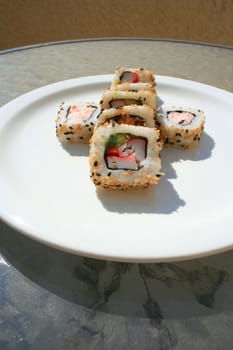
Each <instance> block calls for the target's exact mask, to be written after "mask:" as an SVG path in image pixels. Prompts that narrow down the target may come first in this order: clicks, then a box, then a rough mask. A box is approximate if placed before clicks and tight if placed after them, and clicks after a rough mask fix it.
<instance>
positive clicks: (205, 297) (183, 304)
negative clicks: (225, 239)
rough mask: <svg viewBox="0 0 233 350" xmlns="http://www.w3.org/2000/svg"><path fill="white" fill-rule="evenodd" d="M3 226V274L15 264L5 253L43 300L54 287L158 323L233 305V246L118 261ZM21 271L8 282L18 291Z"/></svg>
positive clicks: (103, 308)
mask: <svg viewBox="0 0 233 350" xmlns="http://www.w3.org/2000/svg"><path fill="white" fill-rule="evenodd" d="M0 232H1V234H0V246H1V254H2V256H3V260H1V258H0V267H2V268H5V269H11V270H9V273H8V274H7V273H6V274H5V275H4V276H5V277H4V278H6V276H7V275H8V278H10V277H9V275H10V271H13V270H12V269H13V268H12V267H11V266H10V267H8V266H7V265H4V266H3V265H2V266H1V263H2V264H3V261H4V259H6V262H9V263H10V264H11V265H13V267H15V268H16V269H17V270H19V271H20V272H21V273H22V274H23V275H24V276H26V277H27V278H28V279H29V280H31V281H33V282H34V283H35V284H37V285H38V286H40V287H42V291H43V293H42V291H41V288H38V287H37V286H35V287H34V289H35V291H34V292H33V293H35V294H36V293H38V294H39V293H40V296H41V293H42V294H43V295H44V297H43V299H44V300H47V298H48V296H49V295H51V293H52V295H57V296H59V297H61V298H63V299H64V300H68V301H71V302H73V303H76V304H77V305H80V306H82V307H86V308H88V309H89V310H90V311H93V312H105V313H109V314H115V315H121V316H128V317H133V318H143V319H148V320H149V321H150V322H152V323H153V324H154V325H155V326H158V327H159V325H160V323H161V322H162V320H163V319H172V318H174V319H178V318H181V319H182V318H190V317H201V316H206V315H207V316H208V315H212V314H215V313H220V312H222V311H229V310H232V309H233V294H232V288H233V263H232V261H233V259H232V258H233V252H227V253H224V254H219V255H216V256H212V257H206V258H202V259H197V260H192V261H186V262H175V263H150V264H131V263H115V262H107V261H101V260H95V259H89V258H83V257H79V256H76V255H72V254H68V253H65V252H62V251H59V250H56V249H53V248H50V247H47V246H45V245H43V244H40V243H38V242H36V241H33V240H31V239H30V238H28V237H25V236H23V235H22V234H20V233H18V232H16V231H14V230H12V229H11V228H9V227H8V226H6V225H5V224H4V223H0ZM21 273H20V274H19V273H13V272H12V274H13V275H14V281H11V283H10V282H9V283H8V284H9V288H12V285H17V288H18V291H19V293H20V286H21V285H22V284H25V283H26V284H28V281H27V280H26V279H25V278H22V275H21ZM2 276H3V275H2ZM15 278H17V279H18V280H15ZM2 283H3V277H2ZM4 283H5V284H4V286H5V285H6V284H7V283H6V281H5V282H4ZM29 285H30V286H31V284H30V283H29ZM4 288H6V287H4ZM23 289H24V290H27V285H26V286H24V287H23ZM43 289H44V290H43ZM34 298H35V296H34ZM60 302H61V301H59V303H60Z"/></svg>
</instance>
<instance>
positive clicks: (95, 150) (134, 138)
mask: <svg viewBox="0 0 233 350" xmlns="http://www.w3.org/2000/svg"><path fill="white" fill-rule="evenodd" d="M158 140H159V132H158V131H157V130H156V129H152V128H148V127H141V126H133V125H124V124H121V125H116V126H115V127H112V125H111V123H109V124H107V125H101V126H98V127H97V128H96V130H95V133H94V134H93V136H92V138H91V142H90V158H89V161H90V171H91V179H92V181H93V182H94V184H95V185H96V186H100V187H103V188H110V189H114V190H115V189H121V190H127V189H141V188H147V187H151V186H153V185H156V184H157V183H158V182H159V180H160V178H161V176H162V175H163V174H162V173H161V172H160V168H161V161H160V157H159V152H160V150H161V147H162V145H161V143H160V142H159V141H158Z"/></svg>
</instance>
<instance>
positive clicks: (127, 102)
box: [109, 99, 142, 108]
mask: <svg viewBox="0 0 233 350" xmlns="http://www.w3.org/2000/svg"><path fill="white" fill-rule="evenodd" d="M129 105H142V101H140V100H132V99H117V100H111V101H110V102H109V106H110V107H111V108H120V107H123V106H129Z"/></svg>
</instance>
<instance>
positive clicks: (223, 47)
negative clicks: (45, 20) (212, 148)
mask: <svg viewBox="0 0 233 350" xmlns="http://www.w3.org/2000/svg"><path fill="white" fill-rule="evenodd" d="M101 41H155V42H168V43H176V44H187V45H199V46H207V47H215V48H222V49H227V50H233V46H228V45H220V44H214V43H208V42H203V41H189V40H179V39H170V38H168V39H164V38H153V37H113V38H108V37H101V38H83V39H71V40H61V41H49V42H44V43H38V44H32V45H25V46H18V47H13V48H10V49H4V50H0V55H4V54H8V53H13V52H17V51H23V50H30V49H35V48H40V47H47V46H55V45H65V44H75V43H86V42H87V43H88V42H101Z"/></svg>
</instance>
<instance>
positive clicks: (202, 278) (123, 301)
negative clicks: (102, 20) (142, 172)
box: [0, 39, 233, 350]
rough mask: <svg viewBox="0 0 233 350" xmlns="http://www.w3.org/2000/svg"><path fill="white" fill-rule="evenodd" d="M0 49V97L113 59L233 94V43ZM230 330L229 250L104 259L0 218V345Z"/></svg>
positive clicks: (170, 343) (44, 345)
mask: <svg viewBox="0 0 233 350" xmlns="http://www.w3.org/2000/svg"><path fill="white" fill-rule="evenodd" d="M0 53H1V56H0V68H1V75H0V104H1V105H3V104H5V103H7V102H8V101H10V100H12V99H13V98H15V97H16V96H19V95H21V94H23V93H25V92H28V91H31V90H32V89H35V88H37V87H40V86H43V85H47V84H49V83H53V82H56V81H60V80H65V79H70V78H76V77H81V76H87V75H95V74H107V73H113V71H114V69H115V66H117V65H119V62H120V64H121V65H124V66H126V67H127V66H142V65H143V66H144V67H148V68H150V69H151V70H153V71H154V72H155V73H156V74H160V75H168V76H175V77H179V78H185V79H190V80H195V81H199V82H203V83H206V84H210V85H213V86H216V87H219V88H222V89H225V90H228V91H231V92H233V79H232V78H233V48H223V47H216V46H208V45H202V44H197V43H185V42H169V41H161V40H152V39H151V40H142V39H137V40H136V39H127V40H126V39H124V40H86V41H85V40H83V41H73V42H65V43H53V44H48V45H47V44H46V45H45V44H44V45H41V46H34V47H30V48H24V49H17V50H10V51H4V52H3V51H2V52H0ZM223 229H224V228H223ZM220 234H221V233H220ZM232 329H233V252H232V251H226V252H224V253H221V254H218V255H213V256H209V257H203V258H199V259H195V260H189V261H182V262H173V263H172V262H170V263H166V262H163V263H146V264H142V263H121V262H111V261H105V260H97V259H90V258H87V257H81V256H77V255H73V254H69V253H67V252H64V251H60V250H57V249H54V248H52V247H48V246H46V245H43V244H41V243H39V242H37V241H34V240H32V239H30V238H28V237H26V236H24V235H22V234H21V233H19V232H17V231H16V230H14V229H12V228H11V227H9V226H7V225H6V224H5V223H4V222H3V221H1V222H0V349H1V350H5V349H49V350H57V349H80V350H82V349H83V350H86V349H95V350H98V349H101V350H105V349H106V350H107V349H113V350H118V349H119V350H121V349H133V350H139V349H140V350H144V349H145V350H152V349H153V350H154V349H161V350H168V349H185V350H186V349H189V350H190V349H191V350H192V349H198V350H200V349H211V350H215V349H216V350H218V349H223V350H224V349H231V348H232V344H233V332H232Z"/></svg>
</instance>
